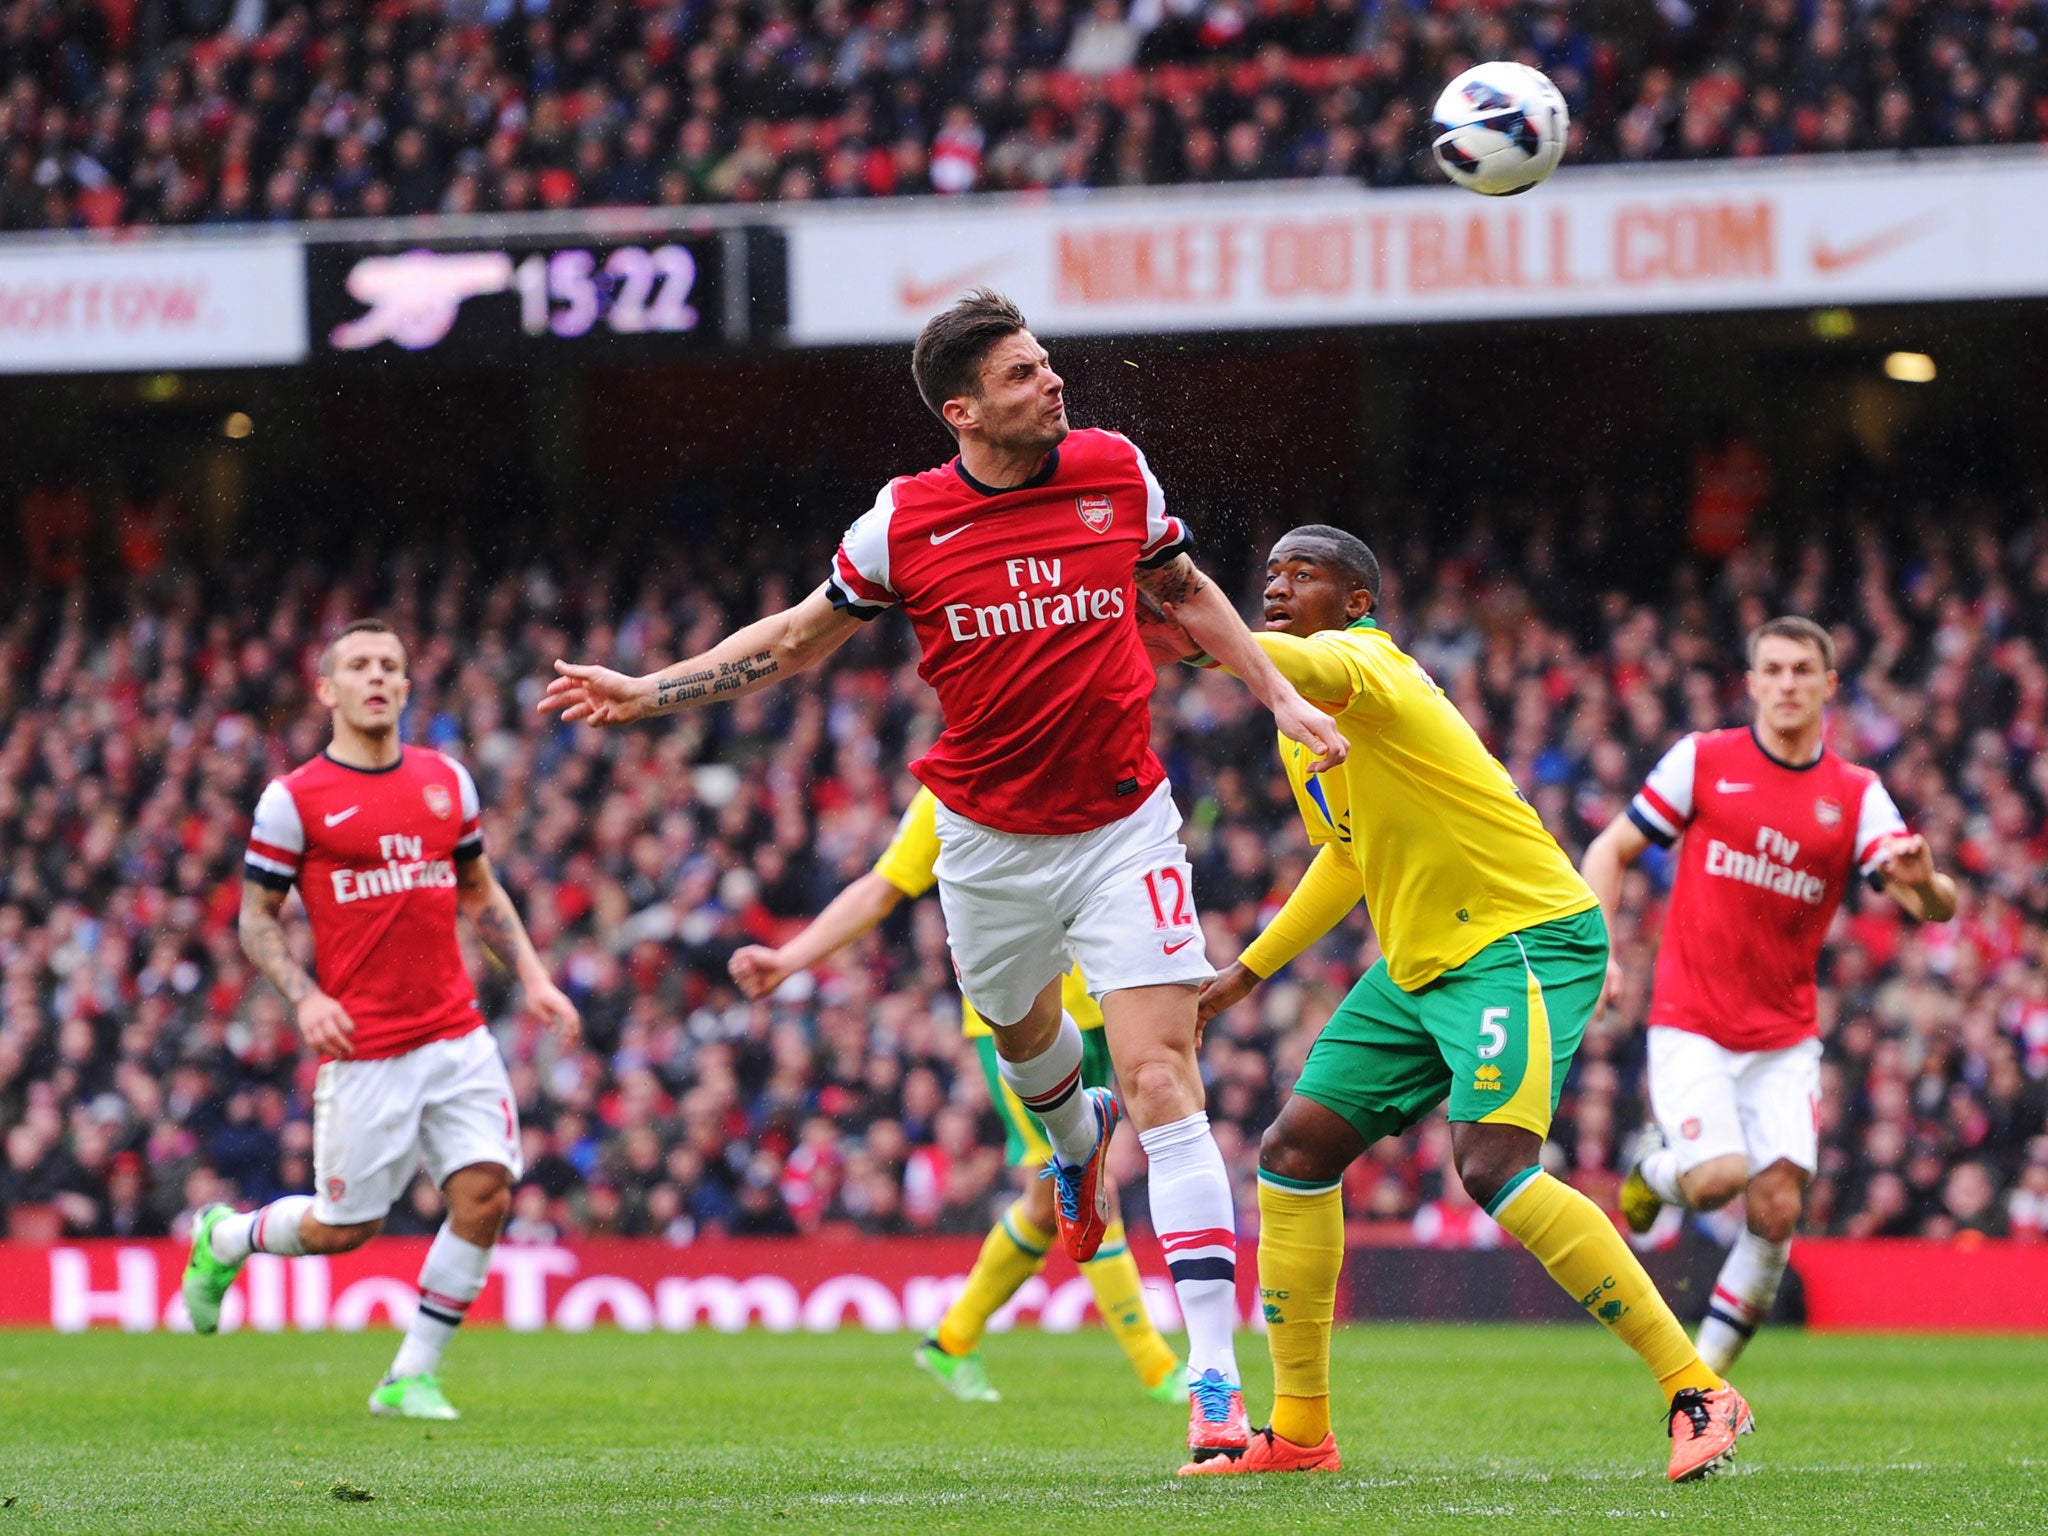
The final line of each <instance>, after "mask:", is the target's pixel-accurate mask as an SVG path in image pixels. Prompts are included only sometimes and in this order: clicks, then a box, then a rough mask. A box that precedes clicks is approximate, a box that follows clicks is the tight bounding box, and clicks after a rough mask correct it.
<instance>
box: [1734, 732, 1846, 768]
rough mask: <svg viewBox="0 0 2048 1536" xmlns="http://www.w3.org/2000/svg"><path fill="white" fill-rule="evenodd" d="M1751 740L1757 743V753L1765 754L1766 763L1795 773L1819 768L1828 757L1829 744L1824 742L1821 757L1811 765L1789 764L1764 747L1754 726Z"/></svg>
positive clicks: (1750, 735) (1750, 734)
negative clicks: (1822, 760) (1822, 759)
mask: <svg viewBox="0 0 2048 1536" xmlns="http://www.w3.org/2000/svg"><path fill="white" fill-rule="evenodd" d="M1749 739H1750V740H1751V741H1753V742H1755V743H1756V749H1757V751H1759V752H1761V753H1763V755H1764V760H1765V761H1766V762H1772V763H1776V764H1777V765H1778V766H1779V767H1780V768H1789V769H1790V770H1791V771H1792V772H1794V773H1805V772H1807V771H1808V770H1810V769H1814V768H1818V767H1819V766H1820V764H1821V758H1824V757H1826V756H1827V755H1828V744H1827V743H1826V742H1825V741H1823V742H1822V743H1821V744H1820V757H1816V758H1815V759H1814V760H1813V761H1812V762H1810V763H1788V762H1786V761H1785V759H1783V758H1782V757H1778V756H1776V755H1775V754H1774V753H1773V752H1772V751H1771V749H1770V748H1769V747H1767V746H1765V745H1764V739H1763V737H1761V736H1759V735H1758V734H1757V731H1756V726H1755V725H1754V724H1752V725H1751V726H1750V728H1749Z"/></svg>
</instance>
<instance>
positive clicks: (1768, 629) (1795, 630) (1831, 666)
mask: <svg viewBox="0 0 2048 1536" xmlns="http://www.w3.org/2000/svg"><path fill="white" fill-rule="evenodd" d="M1770 639H1778V640H1797V641H1800V642H1801V643H1803V644H1806V645H1811V646H1815V647H1817V648H1818V649H1819V651H1820V664H1821V669H1822V670H1823V671H1826V672H1832V671H1834V670H1835V637H1834V636H1833V635H1831V634H1829V633H1828V632H1827V631H1826V630H1824V629H1822V628H1821V627H1820V626H1819V625H1818V624H1816V623H1814V622H1813V620H1811V619H1802V618H1798V617H1796V616H1792V615H1788V616H1786V617H1785V618H1782V619H1767V620H1765V621H1764V622H1763V623H1761V624H1759V625H1757V627H1756V628H1755V629H1753V630H1751V631H1750V632H1749V640H1748V643H1747V644H1746V645H1745V646H1744V647H1743V655H1744V657H1745V658H1746V659H1747V660H1748V662H1749V666H1750V668H1751V670H1754V669H1755V667H1756V648H1757V645H1758V643H1759V642H1761V641H1764V640H1770Z"/></svg>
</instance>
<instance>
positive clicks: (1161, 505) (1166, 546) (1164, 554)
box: [1124, 438, 1195, 567]
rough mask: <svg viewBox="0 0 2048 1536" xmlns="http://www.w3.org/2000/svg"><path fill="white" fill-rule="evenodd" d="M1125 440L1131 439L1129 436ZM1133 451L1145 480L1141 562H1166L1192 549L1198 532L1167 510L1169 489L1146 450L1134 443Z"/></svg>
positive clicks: (1139, 559)
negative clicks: (1155, 469) (1159, 476)
mask: <svg viewBox="0 0 2048 1536" xmlns="http://www.w3.org/2000/svg"><path fill="white" fill-rule="evenodd" d="M1124 441H1125V442H1127V443H1130V442H1131V440H1130V439H1129V438H1125V439H1124ZM1131 452H1132V453H1134V454H1136V455H1137V458H1138V474H1139V476H1140V477H1141V478H1142V479H1143V480H1144V482H1145V545H1144V548H1142V549H1140V550H1139V551H1138V564H1139V565H1140V566H1144V567H1151V566H1159V565H1165V564H1166V563H1167V562H1168V561H1169V560H1171V559H1173V558H1174V557H1175V556H1176V555H1184V554H1188V553H1191V552H1192V551H1193V549H1194V547H1195V541H1194V536H1193V535H1192V534H1190V533H1189V532H1188V525H1187V524H1186V523H1184V522H1182V521H1181V520H1180V519H1179V518H1177V517H1174V516H1172V515H1171V514H1170V513H1168V512H1167V510H1166V492H1165V491H1164V490H1163V489H1162V488H1161V487H1160V484H1159V480H1158V477H1157V476H1155V475H1154V474H1153V473H1152V466H1151V465H1150V464H1149V463H1148V462H1146V459H1145V450H1144V449H1142V448H1140V447H1139V446H1138V445H1137V444H1136V443H1131Z"/></svg>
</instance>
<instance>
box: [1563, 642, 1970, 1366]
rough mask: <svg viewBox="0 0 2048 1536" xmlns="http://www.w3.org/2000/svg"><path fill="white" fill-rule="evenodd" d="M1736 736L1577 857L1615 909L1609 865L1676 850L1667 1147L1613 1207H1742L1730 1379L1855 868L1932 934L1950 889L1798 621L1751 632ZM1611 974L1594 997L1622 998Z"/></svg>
mask: <svg viewBox="0 0 2048 1536" xmlns="http://www.w3.org/2000/svg"><path fill="white" fill-rule="evenodd" d="M1748 682H1749V696H1750V698H1751V699H1752V700H1753V701H1754V702H1755V704H1756V717H1755V723H1754V724H1753V725H1751V726H1750V727H1749V728H1748V729H1746V730H1727V731H1704V732H1700V733H1698V734H1695V735H1691V736H1687V737H1685V738H1684V739H1683V740H1681V741H1680V742H1679V743H1678V744H1677V745H1676V746H1674V747H1672V749H1671V750H1670V751H1669V752H1667V753H1665V754H1664V758H1663V760H1662V761H1661V762H1659V763H1658V764H1657V766H1656V767H1655V768H1654V769H1652V770H1651V772H1650V776H1649V779H1648V780H1647V781H1646V782H1645V783H1644V785H1643V788H1642V791H1641V793H1639V794H1638V795H1637V796H1636V797H1635V800H1634V802H1633V803H1632V804H1631V805H1630V806H1629V808H1628V810H1627V811H1626V812H1625V813H1624V814H1622V815H1621V816H1618V817H1616V818H1615V819H1614V821H1613V822H1612V824H1610V825H1609V826H1608V827H1607V828H1606V830H1605V831H1603V832H1602V833H1601V834H1600V835H1599V836H1598V837H1597V838H1595V839H1594V840H1593V843H1592V846H1591V847H1589V848H1588V849H1587V850H1586V857H1585V860H1584V864H1583V868H1582V873H1583V874H1584V875H1585V877H1586V883H1587V884H1588V885H1590V886H1592V887H1593V890H1594V892H1595V894H1597V895H1598V896H1599V898H1600V904H1601V906H1602V907H1604V908H1605V909H1606V910H1607V911H1609V912H1612V911H1614V910H1615V903H1616V901H1617V899H1618V898H1619V897H1620V894H1621V877H1622V871H1623V870H1624V869H1626V868H1627V867H1628V866H1629V865H1630V864H1631V863H1633V862H1634V861H1635V859H1636V857H1637V856H1638V855H1639V854H1640V853H1642V851H1643V850H1644V849H1645V848H1647V847H1648V846H1649V845H1650V844H1651V843H1656V844H1657V845H1658V846H1660V847H1667V848H1668V847H1669V846H1671V844H1672V843H1674V842H1679V840H1680V839H1681V838H1682V839H1683V841H1682V842H1680V846H1679V851H1678V877H1677V880H1676V881H1675V883H1674V885H1673V887H1672V891H1671V904H1670V909H1669V915H1668V916H1667V917H1666V919H1665V922H1664V936H1663V943H1662V945H1661V947H1660V950H1659V953H1658V957H1657V975H1656V981H1655V985H1654V988H1653V990H1652V993H1651V998H1650V1031H1649V1051H1650V1063H1649V1086H1650V1108H1651V1110H1652V1112H1653V1113H1654V1114H1655V1115H1656V1117H1657V1124H1658V1127H1659V1128H1660V1129H1661V1130H1662V1131H1663V1134H1664V1141H1665V1145H1664V1146H1663V1147H1661V1148H1659V1149H1658V1150H1656V1151H1654V1152H1652V1153H1650V1154H1649V1155H1648V1156H1646V1157H1644V1158H1643V1159H1642V1160H1641V1161H1640V1162H1639V1163H1638V1164H1637V1165H1636V1166H1635V1167H1634V1168H1632V1169H1631V1170H1630V1171H1629V1176H1628V1180H1627V1183H1626V1184H1625V1185H1624V1186H1623V1188H1622V1210H1623V1213H1624V1214H1625V1215H1626V1216H1627V1218H1628V1222H1629V1225H1630V1226H1631V1227H1633V1228H1634V1229H1635V1230H1636V1231H1637V1232H1647V1231H1648V1230H1649V1228H1650V1225H1651V1223H1652V1222H1654V1221H1655V1220H1656V1218H1657V1213H1658V1212H1659V1211H1660V1210H1661V1209H1662V1208H1663V1207H1664V1206H1665V1205H1684V1206H1689V1207H1691V1208H1692V1209H1693V1210H1699V1211H1710V1210H1714V1209H1716V1208H1717V1207H1719V1206H1722V1205H1725V1204H1727V1203H1728V1202H1729V1201H1730V1200H1732V1199H1734V1198H1735V1197H1736V1196H1737V1195H1742V1196H1743V1197H1744V1200H1743V1207H1744V1212H1745V1214H1746V1216H1747V1219H1748V1230H1747V1231H1746V1232H1745V1233H1744V1234H1743V1235H1742V1237H1741V1238H1740V1239H1739V1240H1738V1241H1737V1242H1736V1244H1735V1247H1734V1249H1733V1251H1732V1252H1730V1253H1729V1255H1728V1259H1727V1262H1726V1263H1724V1264H1723V1265H1722V1266H1721V1274H1720V1277H1719V1279H1718V1280H1717V1281H1716V1283H1715V1286H1714V1295H1713V1299H1712V1301H1711V1302H1710V1303H1709V1306H1708V1309H1707V1317H1706V1321H1705V1322H1703V1323H1702V1324H1701V1325H1700V1337H1699V1349H1700V1356H1701V1358H1702V1359H1704V1360H1705V1361H1706V1363H1707V1365H1708V1366H1709V1367H1710V1368H1711V1369H1713V1370H1714V1371H1716V1372H1723V1373H1725V1372H1726V1371H1727V1370H1728V1368H1729V1367H1730V1366H1731V1365H1733V1364H1734V1363H1735V1358H1736V1356H1738V1355H1740V1354H1741V1353H1742V1349H1743V1346H1744V1345H1745V1344H1747V1343H1748V1342H1749V1340H1750V1338H1751V1336H1752V1335H1754V1334H1755V1332H1756V1329H1757V1325H1758V1324H1759V1323H1761V1322H1762V1321H1763V1320H1764V1318H1765V1317H1766V1316H1767V1315H1769V1313H1770V1310H1771V1301H1772V1298H1773V1297H1775V1296H1776V1295H1777V1293H1778V1282H1779V1281H1780V1280H1781V1279H1782V1278H1783V1276H1784V1273H1785V1261H1786V1257H1787V1255H1788V1254H1789V1252H1790V1250H1791V1239H1792V1233H1793V1230H1794V1228H1796V1227H1797V1226H1798V1225H1799V1212H1800V1206H1801V1203H1802V1201H1803V1199H1804V1197H1805V1193H1806V1185H1807V1182H1808V1181H1809V1180H1810V1179H1811V1178H1812V1177H1813V1171H1814V1167H1815V1162H1816V1155H1817V1150H1818V1129H1817V1125H1816V1116H1817V1113H1818V1108H1819V1103H1820V1054H1821V1047H1820V1031H1819V1023H1818V1019H1817V1017H1816V1012H1815V993H1816V985H1815V970H1816V967H1817V966H1818V964H1819V961H1820V949H1821V943H1822V941H1823V940H1824V939H1825V938H1826V937H1827V931H1828V925H1829V923H1831V922H1832V921H1833V919H1834V915H1835V910H1836V909H1837V908H1838V907H1839V906H1840V905H1841V903H1842V897H1843V896H1844V895H1845V894H1847V892H1848V888H1849V882H1850V881H1851V880H1852V879H1854V878H1855V877H1856V876H1857V875H1858V874H1861V875H1862V876H1863V877H1865V878H1867V879H1868V880H1869V881H1870V882H1871V884H1872V885H1873V886H1875V887H1876V888H1877V889H1878V890H1881V891H1884V892H1886V893H1887V894H1888V895H1890V896H1891V898H1892V899H1893V900H1894V901H1896V902H1897V903H1898V904H1899V905H1900V906H1901V907H1903V908H1904V909H1905V910H1906V911H1907V912H1908V913H1910V914H1911V915H1912V916H1914V917H1915V918H1919V919H1923V920H1925V921H1928V922H1945V921H1947V920H1948V918H1949V917H1950V916H1952V915H1953V914H1954V912H1955V907H1956V892H1955V883H1954V882H1953V881H1952V880H1950V879H1949V877H1948V876H1947V875H1944V874H1941V873H1940V872H1939V871H1937V870H1936V869H1935V867H1934V858H1933V855H1932V853H1930V852H1929V850H1928V847H1927V840H1926V839H1925V838H1923V837H1918V836H1915V835H1914V834H1912V833H1910V832H1908V831H1907V830H1906V824H1905V822H1904V821H1903V820H1902V819H1901V818H1900V816H1899V811H1898V807H1897V806H1895V805H1894V804H1893V803H1892V798H1891V796H1890V795H1888V794H1886V793H1885V788H1884V785H1883V784H1881V783H1880V782H1879V781H1878V777H1877V775H1876V774H1875V773H1873V772H1871V771H1870V770H1869V769H1868V768H1859V767H1858V766H1856V765H1855V764H1854V763H1849V762H1844V761H1843V760H1842V759H1841V758H1840V757H1838V756H1836V755H1835V754H1834V753H1833V752H1831V751H1830V750H1828V747H1827V745H1826V743H1825V741H1824V740H1823V738H1822V724H1823V715H1824V713H1825V710H1826V708H1827V702H1828V700H1829V699H1832V698H1833V697H1834V696H1835V686H1836V677H1835V653H1834V643H1833V641H1832V640H1830V639H1829V637H1828V633H1827V631H1826V630H1824V629H1822V628H1821V627H1820V626H1819V625H1818V624H1815V623H1813V622H1812V621H1811V620H1809V619H1798V618H1784V619H1773V620H1771V621H1770V622H1769V623H1768V624H1764V625H1761V626H1759V627H1758V629H1757V630H1756V632H1755V633H1754V634H1752V635H1751V636H1750V637H1749V676H1748ZM1622 980H1623V977H1622V972H1621V967H1620V965H1619V964H1618V963H1617V962H1616V961H1614V960H1611V959H1610V961H1609V962H1608V974H1607V989H1606V994H1605V998H1604V999H1603V1000H1604V1001H1608V1002H1612V1001H1613V1000H1614V999H1615V998H1616V997H1618V996H1619V995H1620V990H1621V985H1622Z"/></svg>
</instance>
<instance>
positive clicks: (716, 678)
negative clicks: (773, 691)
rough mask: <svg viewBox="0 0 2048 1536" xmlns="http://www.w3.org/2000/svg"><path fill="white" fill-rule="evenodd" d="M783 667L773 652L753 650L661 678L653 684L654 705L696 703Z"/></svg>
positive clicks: (671, 706) (762, 678)
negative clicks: (736, 659)
mask: <svg viewBox="0 0 2048 1536" xmlns="http://www.w3.org/2000/svg"><path fill="white" fill-rule="evenodd" d="M781 670H782V663H780V662H779V661H777V660H776V659H775V653H774V652H773V651H756V652H755V653H754V654H753V655H751V656H742V657H741V658H740V659H739V660H738V661H722V662H720V663H719V664H718V665H717V666H716V667H704V668H701V669H700V670H698V671H695V672H685V673H683V674H682V675H681V676H680V677H664V678H662V679H661V680H660V681H659V682H657V683H656V684H655V685H654V707H655V708H656V709H675V708H678V707H679V706H681V705H684V704H695V703H699V702H701V701H702V700H705V699H712V698H716V697H718V695H720V694H722V693H737V692H739V691H740V689H742V688H745V687H747V686H748V685H749V684H752V683H759V682H765V681H767V680H768V679H769V678H771V677H774V676H775V675H776V674H777V673H778V672H780V671H781Z"/></svg>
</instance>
